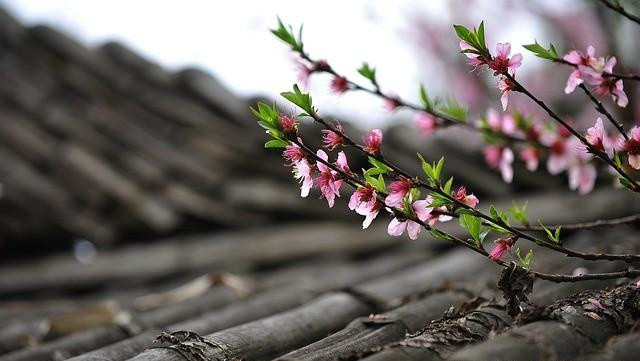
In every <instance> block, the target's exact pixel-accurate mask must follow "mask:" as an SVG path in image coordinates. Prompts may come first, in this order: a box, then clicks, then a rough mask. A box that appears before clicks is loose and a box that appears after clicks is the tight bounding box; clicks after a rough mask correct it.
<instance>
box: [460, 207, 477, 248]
mask: <svg viewBox="0 0 640 361" xmlns="http://www.w3.org/2000/svg"><path fill="white" fill-rule="evenodd" d="M460 225H461V226H462V227H463V228H465V229H466V230H467V232H469V235H470V236H471V238H473V240H474V241H475V243H476V245H480V244H482V238H481V237H480V231H481V226H482V220H481V219H480V218H479V217H476V216H473V215H471V214H461V215H460Z"/></svg>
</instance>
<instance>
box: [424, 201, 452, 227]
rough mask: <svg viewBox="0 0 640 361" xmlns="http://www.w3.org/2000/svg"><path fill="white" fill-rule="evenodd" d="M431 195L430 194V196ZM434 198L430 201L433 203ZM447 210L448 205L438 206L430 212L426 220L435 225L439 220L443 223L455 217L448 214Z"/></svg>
mask: <svg viewBox="0 0 640 361" xmlns="http://www.w3.org/2000/svg"><path fill="white" fill-rule="evenodd" d="M429 197H430V196H429ZM429 197H427V199H429ZM432 201H433V200H430V202H429V203H431V202H432ZM446 212H447V207H445V206H441V207H438V208H435V209H434V210H433V211H432V212H431V213H430V214H429V217H427V220H426V222H427V223H428V224H429V225H430V226H431V227H433V226H435V225H436V224H437V223H438V222H440V223H443V222H448V221H450V220H452V219H453V217H452V216H450V215H448V214H446Z"/></svg>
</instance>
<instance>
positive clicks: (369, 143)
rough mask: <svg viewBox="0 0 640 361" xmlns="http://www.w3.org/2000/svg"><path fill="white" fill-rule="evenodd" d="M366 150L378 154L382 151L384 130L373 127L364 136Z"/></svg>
mask: <svg viewBox="0 0 640 361" xmlns="http://www.w3.org/2000/svg"><path fill="white" fill-rule="evenodd" d="M363 140H364V150H365V151H366V152H367V153H369V154H377V153H379V152H380V145H381V144H382V131H381V130H380V129H373V130H371V131H370V132H369V134H367V135H366V136H365V137H364V138H363Z"/></svg>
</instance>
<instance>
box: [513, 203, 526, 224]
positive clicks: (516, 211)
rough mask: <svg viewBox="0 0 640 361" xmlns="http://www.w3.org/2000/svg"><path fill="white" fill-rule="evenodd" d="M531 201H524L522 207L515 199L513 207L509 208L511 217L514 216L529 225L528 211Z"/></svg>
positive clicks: (521, 222)
mask: <svg viewBox="0 0 640 361" xmlns="http://www.w3.org/2000/svg"><path fill="white" fill-rule="evenodd" d="M528 206H529V202H528V201H526V202H524V205H523V206H522V208H521V207H519V206H518V204H517V203H516V202H515V201H513V207H511V208H509V213H510V214H511V217H513V218H514V219H515V220H516V221H518V222H519V223H520V224H522V225H523V226H527V225H529V211H528V209H527V208H528Z"/></svg>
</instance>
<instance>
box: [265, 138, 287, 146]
mask: <svg viewBox="0 0 640 361" xmlns="http://www.w3.org/2000/svg"><path fill="white" fill-rule="evenodd" d="M287 145H289V143H287V142H285V141H284V140H281V139H271V140H270V141H268V142H266V143H264V147H265V148H284V147H286V146H287Z"/></svg>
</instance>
